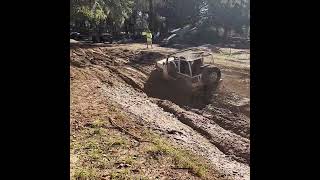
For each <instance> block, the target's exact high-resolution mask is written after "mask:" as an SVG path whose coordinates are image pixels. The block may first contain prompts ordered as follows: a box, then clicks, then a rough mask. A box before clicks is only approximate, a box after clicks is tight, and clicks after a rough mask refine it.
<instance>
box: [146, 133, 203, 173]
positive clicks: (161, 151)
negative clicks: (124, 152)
mask: <svg viewBox="0 0 320 180" xmlns="http://www.w3.org/2000/svg"><path fill="white" fill-rule="evenodd" d="M153 142H154V145H152V146H149V147H147V149H146V151H147V153H148V154H149V155H151V157H152V158H155V159H157V160H159V159H160V158H161V157H162V156H170V157H171V158H172V161H173V163H174V164H175V166H176V168H183V169H188V170H189V171H190V172H191V173H193V174H195V175H197V176H198V177H204V176H206V174H207V172H208V171H209V169H208V167H207V165H206V164H205V163H203V162H202V161H201V160H200V159H198V158H197V157H196V156H194V155H193V154H191V153H190V152H188V151H185V150H181V149H177V148H175V147H173V146H172V145H171V144H168V143H167V142H166V141H165V140H164V139H162V138H161V137H159V136H158V135H156V136H154V138H153Z"/></svg>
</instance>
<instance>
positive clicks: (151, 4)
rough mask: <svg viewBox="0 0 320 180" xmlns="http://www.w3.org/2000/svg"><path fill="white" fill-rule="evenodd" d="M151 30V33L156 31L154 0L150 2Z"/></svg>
mask: <svg viewBox="0 0 320 180" xmlns="http://www.w3.org/2000/svg"><path fill="white" fill-rule="evenodd" d="M149 29H150V31H151V32H153V31H154V8H153V0H149Z"/></svg>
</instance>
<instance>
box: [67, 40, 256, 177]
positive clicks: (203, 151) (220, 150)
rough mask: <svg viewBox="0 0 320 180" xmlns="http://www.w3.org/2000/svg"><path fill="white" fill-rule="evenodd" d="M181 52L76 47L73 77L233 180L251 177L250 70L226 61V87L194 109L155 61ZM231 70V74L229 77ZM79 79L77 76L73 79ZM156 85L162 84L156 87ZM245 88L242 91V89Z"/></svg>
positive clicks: (136, 46) (221, 64) (131, 47)
mask: <svg viewBox="0 0 320 180" xmlns="http://www.w3.org/2000/svg"><path fill="white" fill-rule="evenodd" d="M173 51H175V49H169V48H160V47H155V48H153V49H151V50H145V49H143V45H139V44H133V45H116V46H111V47H83V46H82V47H81V46H76V45H74V46H73V47H71V50H70V53H71V54H70V56H71V62H70V64H71V67H72V68H71V74H73V73H72V72H77V73H81V74H90V75H91V76H93V77H95V78H96V81H99V82H100V85H99V86H98V87H97V88H98V89H99V91H100V92H101V93H103V94H104V95H105V96H106V97H108V99H109V100H111V101H113V102H115V103H117V104H119V105H120V106H121V107H122V108H123V111H124V112H126V113H128V114H130V115H131V116H132V118H137V119H139V120H140V121H141V123H143V124H145V125H146V126H147V127H149V128H150V129H151V130H154V131H156V132H158V133H159V134H162V135H164V136H166V137H169V138H170V139H171V140H172V143H175V144H177V145H179V146H181V147H183V148H185V149H189V150H191V151H193V152H195V153H196V154H199V155H201V156H203V157H205V158H206V159H208V160H209V161H210V163H212V164H213V165H214V166H216V167H217V169H218V170H219V171H220V172H221V173H223V174H225V176H226V177H228V178H231V179H249V176H250V175H249V174H250V172H249V161H250V140H249V138H250V115H249V114H250V100H249V98H250V96H249V93H248V92H247V91H246V88H248V87H246V86H247V85H248V84H249V83H250V81H249V78H250V75H249V73H248V71H247V69H241V68H240V72H239V70H238V69H237V70H238V71H236V70H235V67H234V66H235V63H234V62H233V64H232V67H230V66H229V65H228V64H226V63H224V61H222V60H220V61H218V62H217V65H218V67H220V68H221V69H222V78H223V79H224V81H223V84H222V85H221V87H219V89H218V90H217V92H216V94H215V96H214V98H213V99H212V103H210V104H208V105H206V106H205V107H204V108H202V109H197V108H194V107H193V106H188V104H186V103H185V102H184V99H185V97H184V96H183V95H181V94H179V91H176V90H173V88H174V84H170V83H168V82H165V81H160V82H159V81H154V79H152V78H153V76H152V73H153V72H154V71H153V70H154V62H155V61H156V60H159V59H161V58H164V57H165V55H166V54H168V53H169V52H173ZM226 72H228V73H226ZM72 78H73V77H72V76H71V79H72ZM155 82H157V83H156V84H155ZM239 85H241V86H242V87H241V88H238V87H239Z"/></svg>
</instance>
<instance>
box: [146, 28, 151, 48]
mask: <svg viewBox="0 0 320 180" xmlns="http://www.w3.org/2000/svg"><path fill="white" fill-rule="evenodd" d="M146 38H147V48H149V44H150V46H151V48H152V33H151V31H150V30H147V32H146Z"/></svg>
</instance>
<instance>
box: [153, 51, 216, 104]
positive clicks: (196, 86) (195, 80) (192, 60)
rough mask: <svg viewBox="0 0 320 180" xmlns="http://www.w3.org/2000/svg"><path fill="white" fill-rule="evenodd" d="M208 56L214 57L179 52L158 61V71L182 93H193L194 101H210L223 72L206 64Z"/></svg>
mask: <svg viewBox="0 0 320 180" xmlns="http://www.w3.org/2000/svg"><path fill="white" fill-rule="evenodd" d="M206 56H211V57H212V55H211V54H205V52H203V51H200V52H197V51H193V50H190V49H187V50H183V51H179V52H176V53H174V54H170V55H168V56H167V58H165V59H162V60H159V61H157V62H156V71H157V72H158V75H159V76H160V77H162V78H163V79H165V80H168V81H171V82H173V83H174V85H175V86H177V87H179V88H180V91H181V93H182V92H187V93H191V95H192V98H193V100H194V98H196V99H199V96H200V97H203V98H204V99H205V100H210V97H211V95H212V91H213V90H214V89H215V88H216V87H217V86H218V85H219V82H220V80H221V71H220V69H219V68H218V67H216V66H214V65H211V64H210V65H209V64H205V63H204V58H205V57H206ZM212 58H213V57H212Z"/></svg>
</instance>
